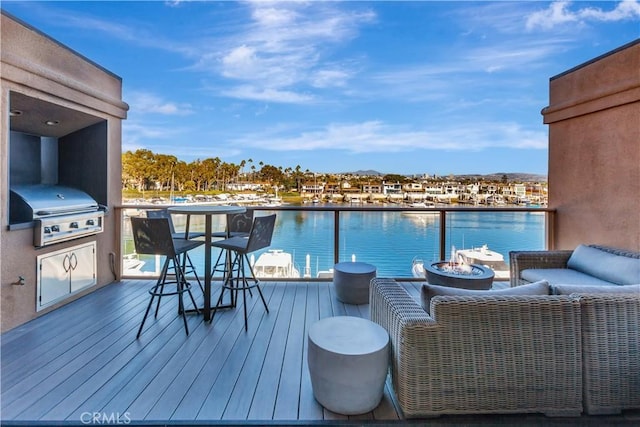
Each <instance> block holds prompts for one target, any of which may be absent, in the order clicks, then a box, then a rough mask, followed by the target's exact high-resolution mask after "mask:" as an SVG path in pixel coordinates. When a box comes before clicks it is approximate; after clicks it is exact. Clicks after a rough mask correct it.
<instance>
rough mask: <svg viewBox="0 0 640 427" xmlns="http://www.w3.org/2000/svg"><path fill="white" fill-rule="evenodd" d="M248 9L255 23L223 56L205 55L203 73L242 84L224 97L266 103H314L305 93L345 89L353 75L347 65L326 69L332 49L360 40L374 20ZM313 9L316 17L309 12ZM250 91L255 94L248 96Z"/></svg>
mask: <svg viewBox="0 0 640 427" xmlns="http://www.w3.org/2000/svg"><path fill="white" fill-rule="evenodd" d="M249 5H250V7H251V8H252V10H251V17H252V21H251V23H250V24H249V25H246V26H244V27H242V26H240V27H239V30H238V31H236V32H235V33H234V34H232V35H231V36H230V37H228V38H227V40H226V41H223V42H222V44H223V47H222V48H221V50H220V52H219V54H216V53H213V54H212V53H211V52H210V51H209V52H203V54H202V55H201V57H200V59H199V61H198V68H200V69H203V70H208V71H213V72H219V73H220V74H221V75H222V76H224V77H226V78H231V79H235V80H239V81H241V82H242V83H241V84H240V87H238V88H234V89H232V90H230V91H226V92H225V94H233V95H234V96H235V97H240V96H242V94H244V93H246V94H247V95H248V97H247V99H259V100H261V101H269V98H268V96H269V95H273V96H274V99H273V101H274V102H292V103H300V102H304V101H305V100H306V101H313V100H314V97H311V96H308V95H307V94H305V93H304V88H310V87H315V88H328V87H340V86H343V85H345V84H346V82H347V81H348V80H349V79H350V78H351V76H352V74H353V71H350V70H349V67H348V66H346V65H344V64H334V65H333V66H332V67H331V68H327V67H326V66H324V65H323V63H322V61H324V60H325V59H326V57H327V55H330V52H331V51H332V49H333V47H338V46H341V45H342V44H343V43H345V42H346V41H348V40H350V39H352V38H353V37H355V36H356V35H357V32H358V29H359V27H360V26H362V25H364V24H366V23H369V22H371V21H372V20H373V19H374V18H375V16H374V14H373V13H372V12H369V11H344V10H341V9H339V8H336V7H335V6H336V4H333V3H324V2H316V3H314V4H313V5H311V4H310V3H306V2H286V3H285V2H251V3H249ZM310 6H313V7H314V9H313V13H310V12H309V10H307V8H309V7H310ZM360 9H361V8H360ZM217 58H219V59H217ZM249 86H250V87H254V88H255V89H254V90H253V91H247V90H246V87H249ZM256 94H260V95H259V96H256ZM283 94H285V95H286V96H283Z"/></svg>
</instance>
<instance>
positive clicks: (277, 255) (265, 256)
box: [251, 249, 300, 279]
mask: <svg viewBox="0 0 640 427" xmlns="http://www.w3.org/2000/svg"><path fill="white" fill-rule="evenodd" d="M251 266H252V268H253V272H254V274H255V275H256V277H257V278H260V279H276V278H299V277H300V271H298V269H297V268H296V267H295V265H294V263H293V256H292V255H291V254H290V253H289V252H284V251H283V250H282V249H269V250H268V251H267V252H264V253H262V254H261V255H260V256H259V257H258V259H257V260H256V261H255V262H254V261H253V256H252V259H251Z"/></svg>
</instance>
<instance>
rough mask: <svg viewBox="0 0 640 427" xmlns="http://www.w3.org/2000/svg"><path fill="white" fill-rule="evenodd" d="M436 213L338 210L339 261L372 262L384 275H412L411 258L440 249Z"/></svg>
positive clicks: (425, 256)
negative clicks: (339, 211)
mask: <svg viewBox="0 0 640 427" xmlns="http://www.w3.org/2000/svg"><path fill="white" fill-rule="evenodd" d="M439 229H440V217H439V213H438V212H437V211H436V212H428V211H405V212H399V211H387V212H385V211H372V212H369V211H353V212H341V213H340V242H339V243H340V244H339V247H340V257H339V261H341V262H344V261H352V260H356V261H361V262H367V263H369V264H373V265H375V266H376V268H377V275H378V276H383V277H397V278H403V277H412V276H413V273H412V267H413V262H414V261H419V260H420V259H422V258H425V259H433V258H434V257H436V256H437V254H438V252H439V247H440V244H439V233H440V231H439Z"/></svg>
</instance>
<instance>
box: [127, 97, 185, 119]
mask: <svg viewBox="0 0 640 427" xmlns="http://www.w3.org/2000/svg"><path fill="white" fill-rule="evenodd" d="M125 101H126V102H127V103H128V104H129V107H130V111H132V112H135V113H140V114H149V113H156V114H163V115H170V116H187V115H189V114H192V113H193V110H192V108H191V106H190V105H189V104H186V103H182V104H178V103H175V102H170V101H166V100H164V99H162V98H161V97H159V96H157V95H154V94H151V93H147V92H132V93H131V94H129V95H127V97H126V98H125Z"/></svg>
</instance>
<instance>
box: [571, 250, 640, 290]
mask: <svg viewBox="0 0 640 427" xmlns="http://www.w3.org/2000/svg"><path fill="white" fill-rule="evenodd" d="M567 267H568V268H570V269H573V270H577V271H580V272H582V273H585V274H588V275H590V276H594V277H597V278H599V279H602V280H605V281H607V282H612V283H616V284H618V285H632V284H634V283H638V282H640V259H638V258H631V257H626V256H622V255H615V254H612V253H610V252H605V251H602V250H600V249H596V248H592V247H590V246H585V245H579V246H578V247H577V248H575V250H574V251H573V253H572V254H571V257H569V260H568V261H567Z"/></svg>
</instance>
